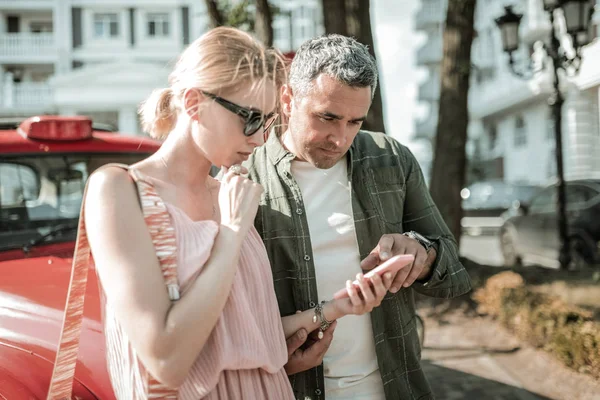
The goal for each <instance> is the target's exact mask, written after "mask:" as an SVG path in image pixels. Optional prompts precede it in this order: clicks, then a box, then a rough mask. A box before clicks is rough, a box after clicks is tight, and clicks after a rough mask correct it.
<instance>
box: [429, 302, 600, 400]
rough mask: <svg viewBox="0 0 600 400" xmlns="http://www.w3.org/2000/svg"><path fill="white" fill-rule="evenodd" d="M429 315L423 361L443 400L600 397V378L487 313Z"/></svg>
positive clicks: (597, 399) (591, 399)
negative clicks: (528, 340)
mask: <svg viewBox="0 0 600 400" xmlns="http://www.w3.org/2000/svg"><path fill="white" fill-rule="evenodd" d="M431 311H432V309H430V308H420V309H419V313H420V315H422V316H423V317H424V319H425V345H424V349H423V353H422V359H423V361H422V364H423V369H424V371H425V373H426V374H427V376H428V379H429V382H430V384H431V386H432V387H433V390H434V393H435V395H436V398H437V399H439V400H459V399H460V400H488V399H489V400H546V399H551V400H600V382H597V381H595V380H593V379H592V378H591V377H589V376H587V375H583V374H578V373H576V372H574V371H572V370H570V369H568V368H566V367H565V366H564V365H562V364H561V363H560V362H559V361H558V360H556V359H554V358H552V356H550V355H549V354H547V353H545V352H543V351H541V350H537V349H534V348H532V347H530V346H529V345H527V344H524V343H522V342H520V341H519V340H518V339H516V338H515V337H514V336H512V335H511V334H510V333H509V332H508V331H507V330H505V329H504V328H503V327H501V326H500V325H498V324H497V323H496V322H495V321H493V320H491V319H489V318H487V317H484V318H482V317H477V316H474V317H467V316H466V315H465V314H464V313H463V312H462V311H454V312H451V313H445V314H443V316H442V317H438V316H436V317H435V318H432V317H428V315H431Z"/></svg>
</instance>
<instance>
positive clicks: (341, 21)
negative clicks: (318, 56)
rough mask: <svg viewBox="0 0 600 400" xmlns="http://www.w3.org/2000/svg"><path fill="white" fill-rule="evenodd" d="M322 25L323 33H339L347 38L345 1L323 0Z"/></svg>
mask: <svg viewBox="0 0 600 400" xmlns="http://www.w3.org/2000/svg"><path fill="white" fill-rule="evenodd" d="M322 5H323V25H325V33H339V34H340V35H345V36H348V27H347V25H346V19H345V18H344V15H346V0H323V1H322Z"/></svg>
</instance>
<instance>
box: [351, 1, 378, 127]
mask: <svg viewBox="0 0 600 400" xmlns="http://www.w3.org/2000/svg"><path fill="white" fill-rule="evenodd" d="M355 1H356V0H355ZM370 3H371V2H370V1H369V0H358V4H357V7H353V8H352V10H353V11H354V12H356V14H355V15H356V18H355V20H356V21H357V22H358V24H357V25H358V32H357V33H356V38H357V39H358V41H359V42H361V43H363V44H366V45H367V46H369V51H370V52H371V55H372V56H373V57H376V56H375V43H374V41H373V32H372V30H371V4H370ZM379 83H380V81H378V82H377V89H376V90H375V97H373V103H371V108H370V109H369V114H368V115H367V120H366V121H365V122H364V124H363V128H364V129H367V130H370V131H374V132H385V124H384V122H383V102H382V99H381V89H380V88H381V85H380V84H379Z"/></svg>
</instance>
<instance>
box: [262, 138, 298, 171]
mask: <svg viewBox="0 0 600 400" xmlns="http://www.w3.org/2000/svg"><path fill="white" fill-rule="evenodd" d="M265 147H266V151H267V155H268V157H269V159H270V160H271V162H272V163H273V165H277V164H279V162H280V161H281V160H283V159H284V158H286V157H294V155H293V154H292V153H291V152H289V151H288V150H287V149H286V148H285V147H283V144H282V143H281V140H280V137H279V136H277V135H276V134H275V132H273V133H271V135H269V138H268V139H267V143H265Z"/></svg>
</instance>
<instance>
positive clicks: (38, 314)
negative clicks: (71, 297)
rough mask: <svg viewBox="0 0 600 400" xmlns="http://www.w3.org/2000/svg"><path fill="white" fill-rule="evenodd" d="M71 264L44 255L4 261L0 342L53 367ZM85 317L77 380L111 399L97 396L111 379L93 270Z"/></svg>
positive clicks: (1, 266) (0, 283) (0, 267)
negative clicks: (43, 360) (44, 360)
mask: <svg viewBox="0 0 600 400" xmlns="http://www.w3.org/2000/svg"><path fill="white" fill-rule="evenodd" d="M71 261H72V260H71V259H70V258H61V257H55V256H46V257H37V258H28V259H20V260H10V261H3V262H0V342H2V343H4V344H6V345H8V346H14V347H15V348H19V349H22V350H25V351H27V352H29V353H31V354H35V355H37V356H38V357H40V358H43V359H46V360H48V361H50V362H52V363H54V359H55V356H56V349H57V347H58V342H59V338H60V331H61V326H62V320H63V310H64V306H65V302H66V297H67V290H68V286H69V281H70V276H71ZM84 315H85V317H84V322H83V329H82V335H81V342H80V350H79V358H78V365H77V370H76V377H77V379H78V380H79V381H81V382H82V383H83V384H84V385H86V386H87V387H88V388H89V389H90V390H91V391H92V392H94V393H95V394H96V395H98V396H99V398H103V399H104V398H110V397H112V396H110V395H109V394H104V393H98V391H100V392H103V390H106V386H107V385H106V382H108V375H107V373H106V363H105V358H104V357H105V342H104V334H103V332H102V325H101V313H100V303H99V290H98V283H97V279H96V274H95V272H94V271H93V270H90V271H89V274H88V285H87V291H86V299H85V307H84ZM49 378H50V377H49V376H48V380H49ZM98 382H100V383H98ZM98 385H100V387H101V388H100V389H98ZM102 388H104V389H102Z"/></svg>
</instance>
